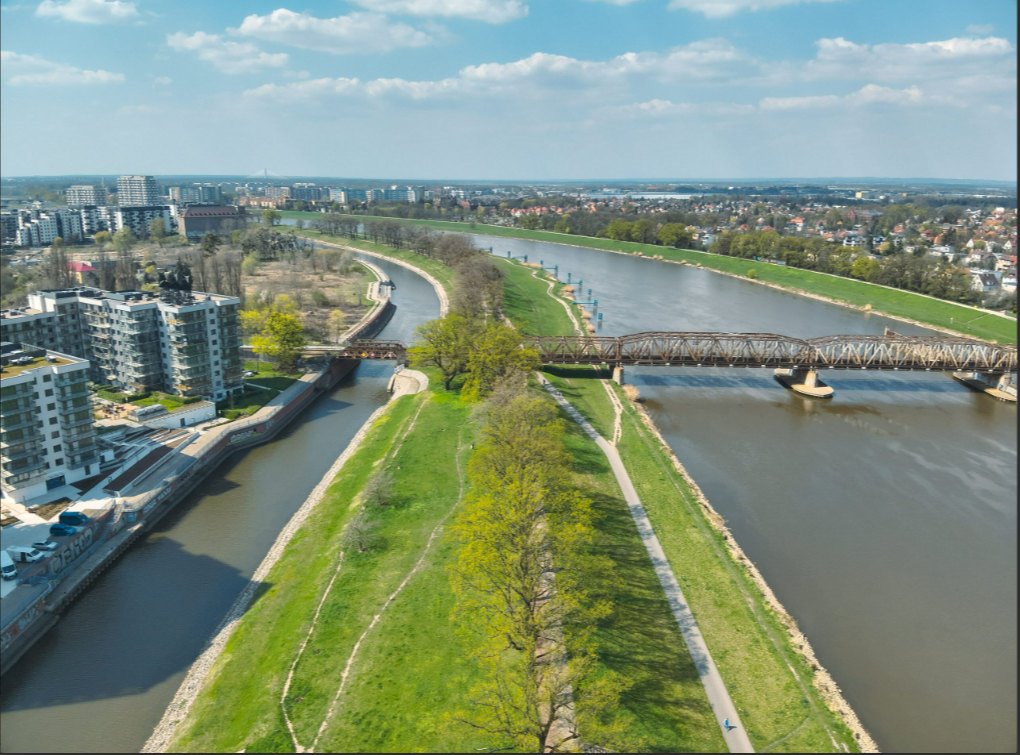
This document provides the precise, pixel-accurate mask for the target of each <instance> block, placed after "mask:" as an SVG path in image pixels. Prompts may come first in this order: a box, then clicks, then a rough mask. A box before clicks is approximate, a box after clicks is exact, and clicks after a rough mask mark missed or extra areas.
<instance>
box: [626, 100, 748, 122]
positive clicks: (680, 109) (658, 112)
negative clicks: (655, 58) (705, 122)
mask: <svg viewBox="0 0 1020 755" xmlns="http://www.w3.org/2000/svg"><path fill="white" fill-rule="evenodd" d="M754 110H755V107H754V105H742V104H740V103H736V102H672V101H670V100H663V99H658V98H656V99H651V100H646V101H645V102H635V103H634V104H631V105H623V106H622V107H616V108H611V111H612V112H613V113H615V114H617V115H623V116H630V117H635V116H637V117H642V118H643V117H673V116H678V115H746V114H747V113H752V112H754Z"/></svg>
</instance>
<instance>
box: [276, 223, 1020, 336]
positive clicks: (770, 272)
mask: <svg viewBox="0 0 1020 755" xmlns="http://www.w3.org/2000/svg"><path fill="white" fill-rule="evenodd" d="M314 214H315V213H297V214H296V215H314ZM350 217H356V218H358V219H359V220H362V221H371V220H373V219H375V218H374V217H373V216H366V215H352V216H350ZM396 220H397V221H398V222H402V223H410V224H414V225H421V226H425V227H429V228H435V229H438V230H445V231H449V232H456V233H479V234H485V235H489V236H504V237H508V238H520V239H530V240H533V241H547V242H551V243H555V244H571V245H573V246H582V247H588V248H591V249H601V250H603V251H609V252H620V253H623V254H633V255H637V256H644V257H654V256H660V257H662V258H663V259H665V260H670V261H673V262H683V263H687V264H691V265H698V266H700V267H704V268H707V269H710V270H715V271H718V272H723V273H727V274H730V275H736V276H739V277H742V278H752V279H754V280H759V281H763V282H765V283H771V284H773V285H776V286H780V287H782V288H785V289H787V290H790V291H795V292H798V293H810V294H815V295H818V296H824V297H826V298H829V299H833V300H834V301H838V302H841V303H843V304H847V305H849V306H853V307H859V308H860V307H866V306H868V305H870V306H871V308H872V311H874V312H876V313H878V314H886V315H891V316H892V317H898V318H904V319H908V320H915V321H917V322H919V323H922V324H925V325H931V326H934V327H936V328H942V329H947V330H952V331H955V332H958V333H961V334H963V335H966V336H970V337H973V338H978V339H982V340H986V341H993V342H996V343H1016V342H1017V321H1016V319H1015V318H1011V317H1002V316H999V315H996V314H991V313H988V312H984V311H980V310H977V309H974V308H971V307H967V306H965V305H961V304H955V303H953V302H948V301H943V300H941V299H932V298H930V297H927V296H923V295H921V294H915V293H912V292H910V291H900V290H898V289H892V288H886V287H883V286H877V285H874V284H871V283H865V282H864V281H858V280H853V279H851V278H842V277H839V276H834V275H827V274H825V273H818V272H815V271H813V270H800V269H798V268H792V267H784V266H782V265H775V264H771V263H767V262H757V261H755V260H746V259H740V258H737V257H726V256H723V255H719V254H711V253H709V252H699V251H694V250H690V249H672V248H669V247H662V246H656V245H654V244H639V243H637V242H632V241H614V240H612V239H601V238H595V237H592V236H575V235H572V234H568V233H556V232H553V231H529V230H526V229H523V228H507V227H505V226H494V225H486V224H484V223H470V222H468V223H458V222H451V221H439V220H406V219H400V218H397V219H396Z"/></svg>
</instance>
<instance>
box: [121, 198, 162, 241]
mask: <svg viewBox="0 0 1020 755" xmlns="http://www.w3.org/2000/svg"><path fill="white" fill-rule="evenodd" d="M153 220H161V221H162V222H163V232H164V233H166V234H170V233H172V232H173V231H174V229H175V227H176V225H177V207H176V206H174V205H165V204H157V205H133V206H130V207H128V206H125V205H121V206H120V207H117V208H116V209H115V210H114V214H113V231H114V232H116V231H119V230H120V229H121V228H130V229H131V233H133V234H134V235H135V237H137V238H140V239H144V238H148V237H149V231H150V230H151V224H152V221H153Z"/></svg>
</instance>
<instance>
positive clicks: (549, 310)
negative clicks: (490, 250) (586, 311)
mask: <svg viewBox="0 0 1020 755" xmlns="http://www.w3.org/2000/svg"><path fill="white" fill-rule="evenodd" d="M500 269H501V270H502V271H503V276H504V277H503V310H504V312H505V313H506V315H507V317H509V318H510V319H511V320H512V321H513V323H514V325H516V326H517V327H518V328H519V329H520V331H521V332H522V333H525V334H527V335H547V336H572V335H574V328H573V325H571V323H570V320H569V318H568V317H567V316H566V312H565V311H564V309H563V305H561V304H560V303H559V302H558V301H557V300H556V299H553V298H552V297H551V296H547V295H546V293H545V291H546V283H544V282H543V281H546V280H551V278H550V277H549V276H548V274H547V273H544V272H543V273H540V274H539V275H540V279H539V280H536V279H535V277H534V273H535V272H536V271H535V268H531V267H525V266H524V265H522V264H520V263H518V262H512V261H510V260H506V259H502V260H500ZM562 288H563V286H562V285H561V284H560V285H556V286H554V289H553V290H554V291H555V292H559V291H560V290H562ZM571 306H575V305H571Z"/></svg>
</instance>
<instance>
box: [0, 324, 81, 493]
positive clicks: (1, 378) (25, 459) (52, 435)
mask: <svg viewBox="0 0 1020 755" xmlns="http://www.w3.org/2000/svg"><path fill="white" fill-rule="evenodd" d="M88 370H89V363H88V362H87V361H86V360H84V359H79V358H77V357H73V356H70V355H68V354H61V353H59V352H56V351H51V350H48V349H44V348H40V347H38V346H35V345H29V344H23V343H20V342H8V341H4V342H2V343H0V491H2V494H3V498H4V499H9V500H13V501H16V502H21V501H25V500H28V499H31V498H35V497H37V496H40V495H43V494H45V493H46V491H48V490H53V489H55V488H59V487H61V486H63V485H67V484H70V483H72V482H77V481H78V480H81V479H84V478H86V477H88V476H90V475H92V474H95V473H97V472H98V471H99V452H98V448H97V446H96V431H95V426H94V424H93V419H92V406H91V402H90V400H89V391H88V385H87V384H88Z"/></svg>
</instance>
